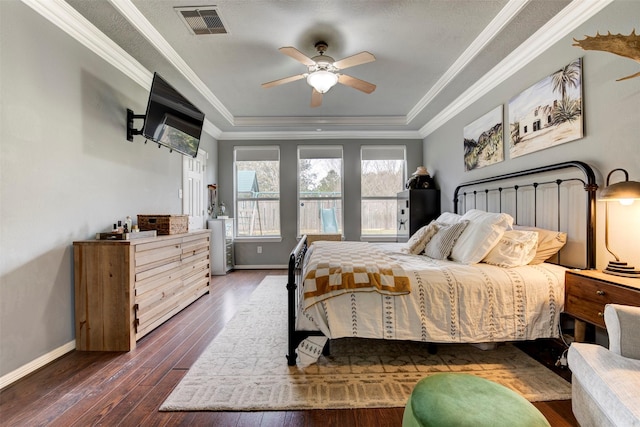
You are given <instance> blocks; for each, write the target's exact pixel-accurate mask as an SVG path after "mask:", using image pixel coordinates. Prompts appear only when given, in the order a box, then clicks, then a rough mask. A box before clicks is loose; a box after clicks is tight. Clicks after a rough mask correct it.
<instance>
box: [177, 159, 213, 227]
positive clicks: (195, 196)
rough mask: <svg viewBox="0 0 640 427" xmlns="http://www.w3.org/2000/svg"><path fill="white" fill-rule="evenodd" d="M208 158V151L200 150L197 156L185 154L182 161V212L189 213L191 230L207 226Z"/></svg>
mask: <svg viewBox="0 0 640 427" xmlns="http://www.w3.org/2000/svg"><path fill="white" fill-rule="evenodd" d="M207 158H208V155H207V153H206V152H204V151H202V150H198V156H197V157H195V158H193V157H187V156H184V160H183V161H182V213H183V214H185V215H189V230H200V229H202V228H204V226H205V223H204V221H205V218H206V206H207V204H206V197H207V194H206V188H207V186H206V185H205V184H204V175H205V171H206V168H207Z"/></svg>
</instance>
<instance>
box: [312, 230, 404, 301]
mask: <svg viewBox="0 0 640 427" xmlns="http://www.w3.org/2000/svg"><path fill="white" fill-rule="evenodd" d="M305 271H306V273H305V276H304V308H309V307H311V306H312V305H314V304H317V303H318V302H320V301H324V300H326V299H328V298H332V297H335V296H338V295H342V294H345V293H347V292H378V293H379V294H383V295H404V294H408V293H409V292H410V291H411V284H410V280H409V277H408V276H407V273H406V272H405V271H404V269H403V268H402V267H401V266H400V264H399V263H398V262H396V261H395V260H394V259H393V258H391V257H390V256H388V255H387V254H386V253H385V252H383V251H382V250H380V249H378V248H376V247H375V246H372V245H370V244H368V243H363V242H332V241H317V242H314V243H313V246H312V250H311V257H310V258H309V262H308V264H307V266H306V269H305Z"/></svg>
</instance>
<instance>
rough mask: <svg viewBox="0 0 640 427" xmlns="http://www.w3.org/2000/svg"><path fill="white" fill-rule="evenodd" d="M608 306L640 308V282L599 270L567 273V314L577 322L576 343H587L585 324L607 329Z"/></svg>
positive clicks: (565, 307) (565, 301)
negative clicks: (622, 305) (605, 318)
mask: <svg viewBox="0 0 640 427" xmlns="http://www.w3.org/2000/svg"><path fill="white" fill-rule="evenodd" d="M606 304H624V305H634V306H640V280H639V279H633V278H627V277H620V276H614V275H611V274H606V273H603V272H602V271H599V270H568V271H567V272H566V275H565V300H564V312H565V313H566V314H568V315H570V316H571V317H573V318H574V319H576V324H575V339H576V341H584V334H585V323H589V324H592V325H595V326H599V327H601V328H604V327H605V324H604V306H605V305H606Z"/></svg>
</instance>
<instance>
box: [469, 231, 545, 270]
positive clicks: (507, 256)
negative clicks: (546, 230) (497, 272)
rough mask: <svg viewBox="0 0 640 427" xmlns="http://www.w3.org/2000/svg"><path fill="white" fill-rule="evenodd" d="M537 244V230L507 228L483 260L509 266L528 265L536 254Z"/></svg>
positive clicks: (500, 265)
mask: <svg viewBox="0 0 640 427" xmlns="http://www.w3.org/2000/svg"><path fill="white" fill-rule="evenodd" d="M537 246H538V233H536V232H535V231H521V230H507V231H505V232H504V234H503V235H502V237H501V238H500V240H499V241H498V244H497V245H495V246H494V247H493V249H491V250H490V251H489V253H488V254H487V256H486V257H484V259H483V260H482V261H483V262H486V263H487V264H493V265H497V266H499V267H507V268H509V267H519V266H521V265H527V264H529V262H531V260H532V259H533V257H534V256H535V255H536V248H537Z"/></svg>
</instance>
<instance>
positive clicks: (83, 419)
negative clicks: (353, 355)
mask: <svg viewBox="0 0 640 427" xmlns="http://www.w3.org/2000/svg"><path fill="white" fill-rule="evenodd" d="M269 274H286V272H285V271H284V270H245V271H235V272H233V273H231V274H228V275H226V276H216V277H214V278H213V280H212V290H211V293H210V294H208V295H205V296H203V297H202V298H200V299H199V300H198V301H196V302H194V303H193V304H192V305H191V306H189V307H187V308H186V309H185V310H183V311H182V312H180V313H179V314H178V315H176V316H174V317H173V318H172V319H170V320H169V321H167V322H166V323H165V324H163V325H162V326H161V327H159V328H158V329H156V330H155V331H153V332H152V333H151V334H149V335H147V336H146V337H144V338H143V339H142V340H140V341H139V342H138V346H137V348H136V349H135V350H133V351H131V352H128V353H117V352H83V351H72V352H71V353H68V354H66V355H64V356H63V357H61V358H59V359H58V360H56V361H54V362H52V363H50V364H49V365H47V366H45V367H43V368H42V369H40V370H38V371H37V372H35V373H33V374H31V375H29V376H27V377H25V378H23V379H21V380H19V381H17V382H16V383H14V384H12V385H11V386H9V387H7V388H5V389H4V390H2V391H0V425H2V426H45V425H46V426H64V427H68V426H92V425H103V426H118V425H120V426H181V425H185V426H199V425H202V426H225V427H226V426H230V427H231V426H238V427H240V426H252V427H253V426H340V427H344V426H362V427H369V426H400V425H401V424H402V414H403V408H392V409H356V410H316V411H280V412H158V408H159V406H160V404H161V403H162V402H163V401H164V399H165V398H166V397H167V396H168V395H169V393H170V392H171V391H172V390H173V388H174V387H175V386H176V385H177V384H178V382H179V381H180V379H182V377H183V376H184V375H185V373H186V372H187V370H188V369H189V367H190V366H191V364H192V363H193V362H194V361H195V360H196V359H197V358H198V355H200V353H201V352H202V351H203V350H204V348H205V347H206V346H207V345H208V344H209V343H210V342H211V340H212V339H213V338H214V337H215V336H216V335H217V334H218V333H219V332H220V331H221V330H222V328H223V327H224V325H225V324H226V323H227V322H228V321H229V319H230V318H231V317H232V316H233V315H234V313H235V312H236V310H237V308H238V307H239V306H240V305H241V304H242V302H243V301H245V300H246V299H247V298H248V297H249V295H250V294H251V292H252V291H253V290H254V289H255V288H256V286H257V285H258V284H259V283H260V281H261V280H262V279H263V278H264V277H265V276H266V275H269ZM282 363H286V359H285V355H284V354H283V355H282ZM535 405H536V407H537V408H538V409H539V410H540V411H541V412H542V413H543V414H544V415H545V416H546V417H547V419H548V420H549V422H550V423H551V425H552V426H577V425H578V424H577V422H576V420H575V418H574V417H573V414H572V412H571V401H569V400H563V401H553V402H539V403H536V404H535Z"/></svg>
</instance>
